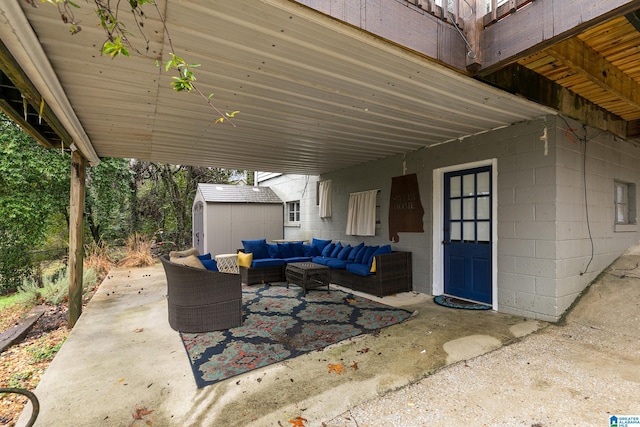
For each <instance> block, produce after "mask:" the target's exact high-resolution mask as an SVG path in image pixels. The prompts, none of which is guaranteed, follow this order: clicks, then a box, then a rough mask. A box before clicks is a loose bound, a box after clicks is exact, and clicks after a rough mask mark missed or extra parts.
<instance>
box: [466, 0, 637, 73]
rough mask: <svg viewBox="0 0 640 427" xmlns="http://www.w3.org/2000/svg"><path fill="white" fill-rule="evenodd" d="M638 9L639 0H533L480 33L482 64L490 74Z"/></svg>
mask: <svg viewBox="0 0 640 427" xmlns="http://www.w3.org/2000/svg"><path fill="white" fill-rule="evenodd" d="M637 9H640V0H607V1H598V2H594V1H593V0H536V1H533V2H531V3H530V4H529V5H528V6H527V7H523V8H521V9H518V10H517V12H515V13H512V14H511V15H509V16H506V17H505V18H504V19H502V20H499V21H497V22H495V23H494V24H493V25H491V26H489V27H486V28H485V29H484V30H483V31H482V33H481V34H480V49H481V50H482V66H483V68H482V69H481V70H480V71H479V72H478V74H479V75H489V74H491V73H492V72H494V71H496V70H497V69H499V68H502V67H503V66H505V65H508V64H511V63H513V62H515V61H517V60H519V59H521V58H524V57H526V56H528V55H530V54H531V53H533V52H536V51H539V50H542V49H545V48H547V47H549V46H551V45H552V44H554V43H557V42H559V41H562V40H565V39H568V38H570V37H572V36H574V35H577V34H579V33H581V32H583V31H584V30H586V29H588V28H592V27H594V26H596V25H599V24H601V23H603V22H606V21H608V20H610V19H612V18H615V17H617V16H622V15H625V14H627V13H630V12H633V11H635V10H637Z"/></svg>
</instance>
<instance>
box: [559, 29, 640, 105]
mask: <svg viewBox="0 0 640 427" xmlns="http://www.w3.org/2000/svg"><path fill="white" fill-rule="evenodd" d="M547 51H548V52H549V53H550V54H551V55H552V56H554V57H555V58H557V59H558V60H560V61H562V62H563V63H564V64H565V65H567V66H568V67H569V68H570V69H571V70H573V71H574V72H576V73H579V74H581V75H583V76H584V77H585V78H586V79H587V80H589V81H591V82H592V83H595V84H596V85H598V86H600V87H601V88H602V89H604V90H606V91H608V92H609V93H611V94H614V95H615V96H617V97H618V98H620V99H622V100H624V101H626V102H628V103H629V104H631V105H633V106H634V107H635V108H638V106H640V85H639V84H638V82H637V81H635V80H634V79H632V78H631V77H629V75H627V74H625V73H624V72H623V71H622V70H620V69H619V68H618V67H616V66H615V65H613V64H612V63H611V62H609V61H607V60H606V59H605V58H603V57H602V56H601V55H599V54H598V52H596V51H595V50H593V49H592V48H591V47H590V46H589V45H587V44H586V43H585V42H583V41H582V40H580V39H578V38H577V37H574V38H571V39H569V40H566V41H564V42H561V43H558V44H556V45H553V46H552V47H550V48H549V49H547Z"/></svg>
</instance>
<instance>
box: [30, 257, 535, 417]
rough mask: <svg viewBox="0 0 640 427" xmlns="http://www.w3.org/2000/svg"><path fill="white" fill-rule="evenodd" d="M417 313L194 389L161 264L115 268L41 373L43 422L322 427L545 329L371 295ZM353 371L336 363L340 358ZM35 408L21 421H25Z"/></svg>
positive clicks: (422, 299)
mask: <svg viewBox="0 0 640 427" xmlns="http://www.w3.org/2000/svg"><path fill="white" fill-rule="evenodd" d="M367 297H369V298H371V299H374V300H377V301H380V302H382V303H385V304H388V305H392V306H397V307H403V308H405V309H408V310H411V311H416V314H415V315H414V316H413V317H411V318H409V319H408V320H406V321H405V322H403V323H401V324H398V325H394V326H391V327H389V328H385V329H383V330H381V332H380V333H379V334H376V335H366V336H361V337H356V338H353V339H350V340H347V341H343V342H341V343H338V344H335V345H333V346H331V347H328V348H326V349H324V350H322V351H319V352H313V353H309V354H307V355H304V356H301V357H297V358H294V359H290V360H288V361H285V362H281V363H278V364H275V365H271V366H268V367H265V368H261V369H258V370H255V371H252V372H249V373H247V374H244V375H240V376H237V377H234V378H231V379H228V380H226V381H222V382H220V383H217V384H214V385H212V386H208V387H205V388H202V389H198V388H196V383H195V381H194V378H193V374H192V372H191V367H190V365H189V361H188V359H187V355H186V352H185V349H184V346H183V344H182V341H181V339H180V336H179V334H178V332H176V331H174V330H172V329H171V328H170V327H169V324H168V321H167V302H166V281H165V276H164V270H163V269H162V266H161V265H160V264H157V265H155V266H152V267H147V268H136V269H123V268H116V269H114V270H113V271H111V272H110V274H109V276H108V277H107V278H106V279H105V280H104V282H103V283H102V285H101V286H100V289H99V290H98V292H97V293H96V294H95V296H94V297H93V299H92V300H91V302H90V303H89V305H88V306H87V308H86V309H85V311H84V313H83V314H82V316H81V318H80V320H79V321H78V323H77V324H76V326H75V328H74V329H73V331H71V333H70V335H69V338H68V339H67V341H66V342H65V344H64V345H63V346H62V349H61V350H60V352H59V353H58V355H57V356H56V357H55V359H54V360H53V362H52V363H51V365H50V366H49V368H48V370H47V371H46V373H45V375H44V376H43V378H42V381H41V382H40V384H39V386H38V387H37V389H36V391H35V393H36V395H37V396H38V398H39V400H40V405H41V409H40V415H39V417H38V420H37V422H36V426H145V425H152V426H289V425H291V424H290V423H289V420H291V419H294V418H295V417H298V416H299V417H303V418H305V419H306V420H307V421H306V422H305V426H307V427H310V426H321V425H322V424H323V422H324V421H327V420H330V419H332V418H334V417H336V416H338V415H340V414H342V413H344V412H345V411H347V410H348V409H349V408H352V407H354V406H356V405H358V404H361V403H363V402H365V401H368V400H370V399H372V398H375V397H377V396H381V395H384V394H385V393H387V392H389V391H391V390H395V389H398V388H401V387H403V386H406V385H408V384H412V383H415V382H417V381H418V380H420V379H421V378H424V377H426V376H429V375H430V374H432V373H433V372H435V371H436V370H438V369H440V368H442V367H443V366H445V365H448V364H452V363H455V362H457V361H460V360H468V359H471V358H473V357H476V356H478V355H481V354H484V353H487V352H490V351H492V350H495V349H497V348H499V347H501V346H503V345H504V344H506V343H511V342H514V341H517V340H518V339H519V338H521V337H523V336H525V335H527V334H530V333H532V332H534V331H536V330H538V329H540V328H543V327H545V326H547V324H546V323H544V322H538V321H533V320H527V319H524V318H522V317H516V316H510V315H505V314H501V313H496V312H492V311H472V310H455V309H449V308H444V307H441V306H438V305H436V304H434V303H433V302H432V297H430V296H427V295H423V294H417V293H404V294H398V295H395V296H389V297H385V298H382V299H380V298H373V297H371V296H369V295H367ZM354 362H355V363H357V367H358V369H357V370H356V369H351V368H348V369H347V371H346V372H345V373H344V374H340V375H338V374H336V373H333V372H332V373H329V372H328V369H327V365H328V364H330V363H333V364H335V363H343V364H344V365H345V366H351V365H352V364H353V363H354ZM29 414H30V407H27V408H26V410H25V412H24V413H23V416H22V417H21V419H20V422H19V423H18V425H24V423H25V422H26V420H27V418H28V415H29Z"/></svg>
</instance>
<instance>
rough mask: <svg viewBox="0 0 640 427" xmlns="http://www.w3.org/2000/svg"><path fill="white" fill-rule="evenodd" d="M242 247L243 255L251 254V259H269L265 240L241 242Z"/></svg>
mask: <svg viewBox="0 0 640 427" xmlns="http://www.w3.org/2000/svg"><path fill="white" fill-rule="evenodd" d="M242 246H243V247H244V253H245V254H249V253H251V254H253V259H262V258H269V250H268V249H267V239H257V240H243V241H242Z"/></svg>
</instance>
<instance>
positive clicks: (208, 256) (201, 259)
mask: <svg viewBox="0 0 640 427" xmlns="http://www.w3.org/2000/svg"><path fill="white" fill-rule="evenodd" d="M196 256H197V257H198V259H199V260H200V261H204V260H207V259H211V252H209V253H208V254H204V255H196Z"/></svg>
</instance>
